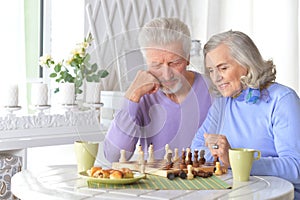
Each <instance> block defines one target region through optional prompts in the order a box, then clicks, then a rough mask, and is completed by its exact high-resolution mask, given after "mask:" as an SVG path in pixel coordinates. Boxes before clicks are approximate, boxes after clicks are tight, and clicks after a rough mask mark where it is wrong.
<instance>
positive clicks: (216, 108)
mask: <svg viewBox="0 0 300 200" xmlns="http://www.w3.org/2000/svg"><path fill="white" fill-rule="evenodd" d="M223 100H224V99H223V98H217V99H215V101H214V103H213V104H212V106H211V107H210V109H209V112H208V114H207V117H206V119H205V120H204V122H203V124H202V126H201V127H200V128H199V129H198V131H197V133H196V135H195V137H194V138H193V140H192V144H191V150H192V152H194V150H195V149H197V150H205V159H206V161H208V162H211V161H213V159H214V158H213V156H212V155H211V153H210V150H209V148H208V147H207V146H206V145H205V139H204V136H203V134H204V133H218V129H219V127H218V124H221V123H220V122H221V121H222V118H221V117H222V116H223V115H222V114H220V113H222V112H223V110H224V109H222V105H224V101H223Z"/></svg>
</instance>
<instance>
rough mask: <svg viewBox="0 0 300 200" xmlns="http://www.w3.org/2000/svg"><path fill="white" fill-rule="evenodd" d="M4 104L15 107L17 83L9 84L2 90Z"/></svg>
mask: <svg viewBox="0 0 300 200" xmlns="http://www.w3.org/2000/svg"><path fill="white" fill-rule="evenodd" d="M4 93H5V94H4V106H9V107H16V106H18V103H19V102H18V101H19V97H18V95H19V88H18V85H17V84H11V85H9V86H8V87H7V88H6V90H5V91H4Z"/></svg>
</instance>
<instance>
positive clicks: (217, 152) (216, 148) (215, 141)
mask: <svg viewBox="0 0 300 200" xmlns="http://www.w3.org/2000/svg"><path fill="white" fill-rule="evenodd" d="M204 139H205V145H206V146H207V147H208V148H209V150H210V152H211V154H212V155H213V156H218V158H219V160H221V161H222V163H223V165H224V166H225V167H226V168H228V167H229V166H230V163H229V149H230V148H231V147H230V145H229V143H228V140H227V138H226V136H225V135H220V134H208V133H204Z"/></svg>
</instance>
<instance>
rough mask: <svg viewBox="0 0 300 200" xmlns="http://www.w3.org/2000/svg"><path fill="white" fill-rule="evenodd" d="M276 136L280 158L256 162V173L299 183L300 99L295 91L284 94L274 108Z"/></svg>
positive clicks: (273, 118)
mask: <svg viewBox="0 0 300 200" xmlns="http://www.w3.org/2000/svg"><path fill="white" fill-rule="evenodd" d="M272 124H273V127H272V128H273V138H274V144H275V148H276V152H277V153H278V157H262V158H261V159H260V160H257V161H254V163H253V166H252V171H251V173H252V174H253V175H272V176H278V177H281V178H284V179H287V180H289V181H290V182H292V183H294V184H299V183H300V148H299V141H300V132H299V130H300V101H299V97H298V96H297V95H296V93H295V92H293V91H290V92H289V93H287V94H285V95H284V96H282V97H281V98H280V99H279V100H278V102H277V104H276V105H275V106H274V108H273V113H272Z"/></svg>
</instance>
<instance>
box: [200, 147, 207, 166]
mask: <svg viewBox="0 0 300 200" xmlns="http://www.w3.org/2000/svg"><path fill="white" fill-rule="evenodd" d="M204 155H205V150H201V151H200V158H199V164H200V165H204V164H205V162H206V160H205V158H204Z"/></svg>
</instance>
